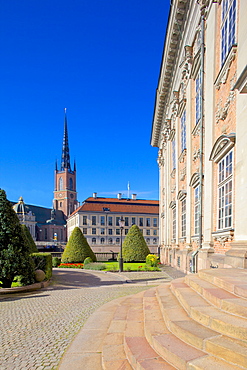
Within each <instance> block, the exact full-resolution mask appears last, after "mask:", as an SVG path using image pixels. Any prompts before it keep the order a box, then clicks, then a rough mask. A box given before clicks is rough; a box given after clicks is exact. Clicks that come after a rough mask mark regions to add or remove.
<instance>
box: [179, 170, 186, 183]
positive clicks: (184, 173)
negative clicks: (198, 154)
mask: <svg viewBox="0 0 247 370" xmlns="http://www.w3.org/2000/svg"><path fill="white" fill-rule="evenodd" d="M185 176H186V167H184V168H182V169H181V170H180V181H184V179H185Z"/></svg>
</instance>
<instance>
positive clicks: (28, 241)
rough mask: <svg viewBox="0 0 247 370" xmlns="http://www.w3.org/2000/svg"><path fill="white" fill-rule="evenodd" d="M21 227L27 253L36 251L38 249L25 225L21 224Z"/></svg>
mask: <svg viewBox="0 0 247 370" xmlns="http://www.w3.org/2000/svg"><path fill="white" fill-rule="evenodd" d="M21 228H22V233H23V238H24V241H25V244H26V246H27V247H28V248H29V253H38V252H39V251H38V249H37V247H36V244H35V243H34V240H33V238H32V235H31V234H30V231H29V229H28V227H27V226H26V225H21Z"/></svg>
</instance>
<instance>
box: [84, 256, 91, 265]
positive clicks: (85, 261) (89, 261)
mask: <svg viewBox="0 0 247 370" xmlns="http://www.w3.org/2000/svg"><path fill="white" fill-rule="evenodd" d="M92 262H93V260H92V258H91V257H87V258H85V260H84V265H87V264H88V263H92Z"/></svg>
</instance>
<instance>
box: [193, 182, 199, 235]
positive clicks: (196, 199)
mask: <svg viewBox="0 0 247 370" xmlns="http://www.w3.org/2000/svg"><path fill="white" fill-rule="evenodd" d="M199 190H200V186H199V185H198V186H197V187H196V188H195V193H194V194H195V198H194V199H195V204H194V207H195V224H194V225H195V234H196V235H197V234H199V210H200V196H199Z"/></svg>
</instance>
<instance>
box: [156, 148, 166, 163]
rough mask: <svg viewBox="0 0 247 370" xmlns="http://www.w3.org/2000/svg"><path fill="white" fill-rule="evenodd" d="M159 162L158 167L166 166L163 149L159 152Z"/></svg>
mask: <svg viewBox="0 0 247 370" xmlns="http://www.w3.org/2000/svg"><path fill="white" fill-rule="evenodd" d="M157 162H158V166H159V167H163V166H164V164H165V160H164V157H163V150H162V149H160V150H159V153H158V159H157Z"/></svg>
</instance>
